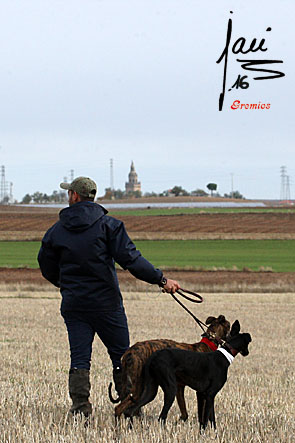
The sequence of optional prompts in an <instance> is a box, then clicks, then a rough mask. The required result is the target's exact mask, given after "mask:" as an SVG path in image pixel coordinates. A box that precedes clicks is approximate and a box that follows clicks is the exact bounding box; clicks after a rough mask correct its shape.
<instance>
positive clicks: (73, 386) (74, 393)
mask: <svg viewBox="0 0 295 443" xmlns="http://www.w3.org/2000/svg"><path fill="white" fill-rule="evenodd" d="M69 393H70V397H71V399H72V402H73V404H72V407H71V409H70V412H71V413H72V414H73V415H75V414H79V413H80V414H83V415H84V416H85V417H89V415H90V414H91V412H92V405H91V403H90V402H89V400H88V399H89V395H90V381H89V370H88V369H78V368H72V369H70V373H69Z"/></svg>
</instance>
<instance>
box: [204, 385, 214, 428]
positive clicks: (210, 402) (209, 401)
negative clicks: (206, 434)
mask: <svg viewBox="0 0 295 443" xmlns="http://www.w3.org/2000/svg"><path fill="white" fill-rule="evenodd" d="M214 398H215V395H212V394H206V395H205V396H204V399H205V404H204V406H203V414H202V422H201V428H203V429H204V430H205V429H206V427H207V425H208V420H209V416H210V414H211V413H212V408H213V413H214ZM214 421H215V420H214Z"/></svg>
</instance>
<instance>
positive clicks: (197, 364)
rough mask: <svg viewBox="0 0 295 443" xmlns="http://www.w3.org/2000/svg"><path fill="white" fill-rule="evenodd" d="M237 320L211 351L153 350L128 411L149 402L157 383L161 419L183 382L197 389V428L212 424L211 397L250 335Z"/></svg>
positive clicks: (221, 383) (224, 378)
mask: <svg viewBox="0 0 295 443" xmlns="http://www.w3.org/2000/svg"><path fill="white" fill-rule="evenodd" d="M239 332H240V324H239V322H238V320H236V321H235V322H234V324H233V325H232V328H231V332H230V335H229V338H228V339H227V340H226V342H225V344H224V345H223V346H222V347H221V348H220V349H218V350H217V351H215V352H209V353H196V352H191V351H184V350H181V349H163V350H161V351H157V352H156V353H155V354H153V355H152V356H151V357H150V358H149V359H148V361H147V363H146V365H145V368H144V390H143V393H142V395H141V397H140V399H139V401H138V402H136V403H135V405H134V406H133V407H132V408H130V415H131V416H133V415H135V414H136V412H137V410H138V409H139V408H141V407H142V406H144V405H146V404H147V403H149V402H151V401H152V400H153V399H154V398H155V397H156V395H157V392H158V387H159V386H161V388H162V389H163V391H164V406H163V409H162V412H161V414H160V416H159V420H162V421H165V420H166V418H167V414H168V411H169V409H170V408H171V406H172V403H173V401H174V399H175V396H176V392H177V384H178V383H183V384H185V385H188V386H190V387H191V388H192V389H194V390H195V391H197V399H198V418H199V422H200V430H202V429H205V428H206V426H207V424H208V420H210V422H211V425H212V426H213V427H214V428H216V421H215V413H214V399H215V396H216V394H217V393H218V392H219V391H220V389H221V388H222V387H223V385H224V384H225V382H226V380H227V371H228V368H229V366H230V364H231V363H232V361H233V359H234V357H235V356H236V355H237V354H238V353H240V354H241V355H243V356H244V357H245V356H246V355H248V354H249V350H248V344H249V343H250V342H251V336H250V334H248V333H244V334H240V333H239Z"/></svg>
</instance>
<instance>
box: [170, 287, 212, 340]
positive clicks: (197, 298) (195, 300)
mask: <svg viewBox="0 0 295 443" xmlns="http://www.w3.org/2000/svg"><path fill="white" fill-rule="evenodd" d="M176 292H177V294H178V295H180V296H181V297H183V298H185V299H186V300H189V301H191V302H192V303H202V302H203V297H202V296H201V295H200V294H197V293H196V292H193V291H189V290H187V289H183V288H179V289H178V290H177V291H176ZM184 292H185V293H186V294H190V295H192V296H193V297H195V298H191V297H188V296H187V295H185V294H184ZM169 294H170V295H171V296H172V297H173V298H174V300H175V301H176V302H177V303H178V304H179V305H180V306H181V307H182V308H183V309H184V310H185V311H186V312H187V313H188V314H189V315H190V316H191V317H193V319H194V320H195V322H196V323H197V324H198V325H199V326H200V328H201V329H202V330H203V332H205V333H206V330H207V325H205V323H203V322H202V321H201V320H199V319H198V318H197V317H196V316H195V315H194V314H193V313H192V312H191V311H190V310H189V309H188V308H187V307H186V306H185V305H184V304H183V303H181V301H180V300H178V298H177V297H176V295H175V294H173V293H172V292H169ZM204 327H205V329H204Z"/></svg>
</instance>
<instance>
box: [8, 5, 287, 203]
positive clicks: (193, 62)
mask: <svg viewBox="0 0 295 443" xmlns="http://www.w3.org/2000/svg"><path fill="white" fill-rule="evenodd" d="M0 5H1V9H0V10H1V14H0V61H1V63H0V97H1V101H0V145H1V149H0V165H5V167H6V180H7V181H9V182H13V184H14V185H13V189H14V196H15V197H16V198H17V199H21V198H22V197H23V196H24V195H25V194H26V193H33V192H34V191H37V190H39V191H41V192H47V193H51V192H52V191H53V190H54V189H58V185H59V183H60V182H61V181H63V178H64V176H69V174H70V172H69V171H70V169H74V171H75V176H78V175H88V176H90V177H92V178H93V179H94V180H96V181H97V184H98V188H99V192H98V193H99V195H102V194H103V192H104V188H106V187H108V186H109V185H110V167H109V164H110V159H111V158H113V160H114V178H115V183H114V184H115V188H121V189H124V185H125V181H126V180H127V176H128V172H129V169H130V163H131V160H133V161H134V163H135V167H136V170H137V172H138V175H139V180H140V181H141V183H142V188H143V191H144V192H146V191H162V190H164V189H169V188H170V187H172V186H173V185H176V184H177V185H181V186H183V187H184V188H186V189H187V190H189V191H191V190H194V189H196V188H203V189H205V188H206V185H207V183H209V182H216V183H217V184H218V191H219V192H220V193H221V194H224V193H225V192H230V191H231V174H233V180H234V189H238V190H239V191H240V192H241V193H242V194H243V195H245V196H246V197H248V198H279V197H280V182H281V179H280V166H282V165H285V166H286V167H287V174H288V175H289V176H290V180H291V197H292V198H294V197H295V193H294V191H295V185H294V184H295V166H294V84H293V81H294V78H295V76H294V60H293V57H294V47H293V45H294V37H295V31H294V12H295V6H294V1H292V0H285V1H284V0H280V1H279V2H278V1H274V0H268V1H266V0H260V1H259V2H258V1H256V0H255V1H253V0H249V1H248V2H245V1H240V0H232V1H227V0H211V1H208V2H204V1H199V0H181V1H180V0H101V1H99V0H83V1H82V0H50V1H49V0H48V1H46V0H45V1H40V0H26V1H21V0H18V1H17V0H10V1H9V2H8V1H4V0H0ZM230 11H233V14H230ZM230 16H231V18H232V20H233V31H232V42H231V45H233V43H234V42H235V40H236V39H238V38H239V37H241V36H243V37H246V38H247V41H248V43H247V44H246V46H247V47H248V46H249V44H250V42H251V40H252V39H253V38H254V37H256V38H257V40H258V42H259V41H260V39H262V38H265V39H266V43H265V47H267V48H268V51H267V52H263V53H262V52H256V53H252V54H251V53H249V54H247V55H243V56H242V57H244V58H245V59H275V60H283V62H284V63H283V64H276V65H273V66H268V68H272V69H277V70H280V71H283V72H284V73H285V74H286V76H285V77H283V78H279V79H274V80H265V81H255V80H253V77H254V76H255V74H254V73H251V72H249V71H244V70H243V69H242V68H241V67H240V65H239V64H238V63H237V62H236V61H235V59H236V58H238V57H239V56H240V55H234V54H232V52H229V61H228V70H227V89H229V88H230V87H231V86H232V85H233V84H234V82H235V81H236V79H237V76H238V74H241V75H248V81H249V84H250V86H249V88H248V89H235V90H234V89H233V90H232V91H230V92H229V91H227V92H226V95H225V100H224V106H223V111H222V112H219V111H218V98H219V94H220V92H221V90H222V81H223V66H224V64H223V62H222V63H220V64H216V60H217V59H218V58H219V56H220V55H221V53H222V51H223V48H224V45H225V40H226V31H227V22H228V19H229V17H230ZM268 27H271V28H272V30H271V32H266V29H267V28H268ZM246 46H245V47H246ZM242 57H240V58H242ZM234 100H240V101H241V103H259V102H261V103H270V104H271V108H270V109H269V110H245V109H243V110H240V109H238V110H232V109H231V108H230V106H231V104H232V103H233V101H234Z"/></svg>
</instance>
